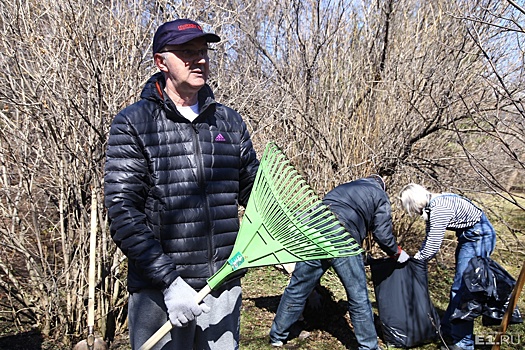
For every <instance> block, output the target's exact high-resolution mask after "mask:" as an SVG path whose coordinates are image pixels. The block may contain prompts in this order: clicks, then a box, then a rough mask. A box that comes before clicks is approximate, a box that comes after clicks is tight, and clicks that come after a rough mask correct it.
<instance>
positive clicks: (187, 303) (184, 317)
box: [163, 277, 210, 327]
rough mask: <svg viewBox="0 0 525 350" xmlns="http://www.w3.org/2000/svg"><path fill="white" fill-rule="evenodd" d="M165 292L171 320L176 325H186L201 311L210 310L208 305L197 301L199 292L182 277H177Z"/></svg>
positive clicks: (165, 300) (165, 301)
mask: <svg viewBox="0 0 525 350" xmlns="http://www.w3.org/2000/svg"><path fill="white" fill-rule="evenodd" d="M163 293H164V303H165V304H166V308H167V309H168V316H169V318H170V322H171V324H172V325H174V326H175V327H184V326H185V325H186V324H187V323H188V322H191V321H193V320H194V319H195V317H197V316H199V315H200V314H201V313H203V312H204V313H206V312H209V311H210V308H209V307H208V305H206V304H204V303H201V304H197V303H196V302H195V299H194V297H195V295H196V294H197V292H196V291H195V289H193V288H191V287H190V286H189V285H188V284H187V283H186V282H184V280H183V279H182V278H181V277H177V279H176V280H175V281H173V283H172V284H170V286H169V287H168V288H166V289H164V291H163Z"/></svg>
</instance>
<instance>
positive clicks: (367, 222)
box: [270, 175, 409, 350]
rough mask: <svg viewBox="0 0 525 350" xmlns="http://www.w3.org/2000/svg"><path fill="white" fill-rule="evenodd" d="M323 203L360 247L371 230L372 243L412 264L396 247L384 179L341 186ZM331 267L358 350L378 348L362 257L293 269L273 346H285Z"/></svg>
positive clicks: (273, 330) (371, 178) (279, 310)
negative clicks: (344, 298) (342, 293)
mask: <svg viewBox="0 0 525 350" xmlns="http://www.w3.org/2000/svg"><path fill="white" fill-rule="evenodd" d="M323 203H324V204H326V205H328V206H329V207H330V209H331V210H332V212H333V213H334V214H335V215H336V216H337V217H338V219H339V221H340V222H341V223H342V224H343V225H344V226H345V228H346V229H347V230H348V232H349V233H350V234H351V235H352V236H353V237H354V239H355V240H356V241H357V242H358V243H359V244H360V245H362V243H363V240H364V239H365V238H366V236H367V234H368V232H372V235H373V237H374V240H375V241H376V242H377V243H378V244H379V247H380V248H381V249H382V250H383V251H384V252H385V253H386V254H387V255H389V256H392V257H395V258H396V259H397V260H398V261H399V262H401V263H402V262H405V261H406V260H408V257H409V256H408V254H407V253H405V252H404V251H403V250H402V249H401V248H400V247H399V246H398V245H397V243H396V239H395V237H394V235H393V234H392V213H391V206H390V200H389V198H388V195H387V194H386V192H385V183H384V181H383V179H382V178H381V177H380V176H378V175H371V176H369V177H366V178H362V179H359V180H355V181H352V182H348V183H345V184H342V185H339V186H337V187H336V188H334V189H333V190H332V191H330V192H328V193H327V194H326V196H325V197H324V199H323ZM330 267H333V268H334V270H335V272H336V273H337V275H338V276H339V278H340V280H341V282H342V284H343V286H344V288H345V291H346V294H347V298H348V311H349V313H350V319H351V321H352V325H353V327H354V333H355V336H356V339H357V342H358V344H359V348H358V349H359V350H365V349H371V350H375V349H379V345H378V341H377V333H376V329H375V326H374V315H373V311H372V306H371V304H370V300H369V299H368V288H367V277H366V272H365V266H364V262H363V256H362V255H357V256H349V257H345V258H336V259H327V260H312V261H306V262H299V263H297V264H296V265H295V269H294V271H293V273H292V276H291V279H290V283H289V284H288V286H287V287H286V289H285V290H284V293H283V295H282V297H281V301H280V303H279V307H278V308H277V312H276V314H275V318H274V320H273V323H272V327H271V330H270V343H271V344H272V346H274V347H281V346H283V345H284V343H285V342H286V340H287V338H288V335H289V334H290V328H291V327H292V325H293V324H294V323H295V322H297V321H298V320H299V318H300V316H301V313H302V311H303V309H304V306H305V303H306V300H307V298H308V296H309V295H310V293H311V292H312V290H313V289H314V288H315V286H316V284H317V283H318V281H319V279H320V278H321V276H322V275H323V274H324V273H325V272H326V270H328V269H329V268H330Z"/></svg>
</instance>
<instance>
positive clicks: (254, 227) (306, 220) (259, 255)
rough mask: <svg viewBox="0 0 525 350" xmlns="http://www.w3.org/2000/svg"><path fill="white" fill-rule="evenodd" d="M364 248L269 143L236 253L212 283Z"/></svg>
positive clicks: (350, 252) (357, 251)
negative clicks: (263, 268) (237, 272)
mask: <svg viewBox="0 0 525 350" xmlns="http://www.w3.org/2000/svg"><path fill="white" fill-rule="evenodd" d="M361 251H362V250H361V248H360V246H359V245H358V244H357V242H356V241H355V240H354V239H353V237H352V236H351V235H350V234H349V233H348V232H347V231H346V230H345V228H344V227H343V226H342V225H341V224H340V223H339V221H338V220H337V218H336V217H335V216H334V214H333V213H332V212H331V211H330V210H329V208H328V207H327V206H326V205H324V204H323V203H322V202H321V200H320V199H319V197H318V196H317V194H316V193H315V192H314V191H313V190H312V188H311V187H310V186H309V185H308V184H307V183H306V181H305V180H304V179H303V178H302V176H301V175H300V174H299V173H298V172H297V171H296V170H295V168H294V167H293V166H292V165H291V164H290V162H289V160H288V159H287V158H286V157H285V155H284V154H283V152H282V151H281V150H280V149H279V148H278V147H277V146H276V145H275V144H273V143H269V144H268V145H267V146H266V149H265V151H264V153H263V156H262V158H261V163H260V166H259V171H258V172H257V176H256V179H255V183H254V186H253V189H252V193H251V196H250V200H249V201H248V205H247V207H246V211H245V213H244V216H243V219H242V223H241V227H240V230H239V235H238V237H237V240H236V242H235V246H234V248H233V252H232V255H231V257H230V259H229V260H228V264H225V265H224V266H223V267H222V268H221V269H220V270H219V271H218V272H217V273H216V274H215V275H213V276H212V277H210V279H209V280H208V285H209V286H210V287H211V288H212V289H214V288H215V287H216V286H218V285H220V284H221V283H222V282H223V281H224V280H225V279H226V278H227V277H228V275H229V274H231V273H232V272H233V271H235V270H237V269H239V268H248V267H256V266H266V265H275V264H285V263H291V262H298V261H306V260H314V259H328V258H336V257H342V256H349V255H357V254H359V253H361Z"/></svg>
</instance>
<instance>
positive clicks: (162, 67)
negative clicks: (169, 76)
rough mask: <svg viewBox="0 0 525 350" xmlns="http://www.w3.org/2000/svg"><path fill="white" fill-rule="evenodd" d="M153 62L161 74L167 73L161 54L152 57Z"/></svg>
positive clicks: (164, 60)
mask: <svg viewBox="0 0 525 350" xmlns="http://www.w3.org/2000/svg"><path fill="white" fill-rule="evenodd" d="M153 60H154V62H155V65H156V66H157V68H158V69H159V70H160V71H161V72H167V71H168V67H167V66H166V59H165V58H164V56H163V55H162V54H160V53H156V54H155V55H154V56H153Z"/></svg>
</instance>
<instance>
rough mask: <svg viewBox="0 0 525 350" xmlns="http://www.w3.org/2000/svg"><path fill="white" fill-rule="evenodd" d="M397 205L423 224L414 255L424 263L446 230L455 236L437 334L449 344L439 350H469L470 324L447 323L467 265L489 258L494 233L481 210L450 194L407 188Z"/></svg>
mask: <svg viewBox="0 0 525 350" xmlns="http://www.w3.org/2000/svg"><path fill="white" fill-rule="evenodd" d="M400 199H401V203H402V205H403V208H404V209H405V211H406V212H407V213H408V214H410V215H420V216H422V217H423V218H424V219H425V221H426V238H425V240H424V242H423V244H422V246H421V248H420V249H419V251H418V252H417V253H416V254H415V255H414V258H415V259H418V260H425V261H428V260H430V259H432V258H433V257H434V256H435V255H436V254H437V252H438V251H439V249H440V247H441V244H442V242H443V237H444V236H445V231H446V230H452V231H455V232H456V237H457V240H458V244H457V247H456V253H455V258H456V272H455V275H454V282H453V283H452V287H451V290H450V301H449V304H448V307H447V310H446V311H445V314H444V316H443V318H442V320H441V333H442V335H443V337H444V338H445V339H449V340H450V341H449V342H450V343H451V344H447V345H446V346H443V347H442V349H451V350H461V349H464V350H473V349H474V339H473V331H474V322H473V321H464V320H462V321H456V322H454V323H451V322H450V316H452V314H453V313H454V310H455V309H456V308H457V307H458V306H459V303H460V301H461V288H460V287H461V281H462V278H463V272H464V271H465V269H466V268H467V266H468V262H469V261H470V259H472V258H473V257H482V258H486V257H489V256H490V255H491V254H492V252H493V251H494V247H495V245H496V232H495V231H494V228H493V227H492V224H491V223H490V221H489V220H488V219H487V217H486V216H485V213H484V212H483V210H481V209H480V208H478V207H477V206H476V205H474V204H473V203H472V202H471V201H470V200H469V199H467V198H465V197H462V196H460V195H457V194H454V193H431V192H429V191H428V190H427V189H426V188H425V187H423V186H421V185H418V184H408V185H407V186H405V187H404V188H403V189H402V190H401V193H400Z"/></svg>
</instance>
